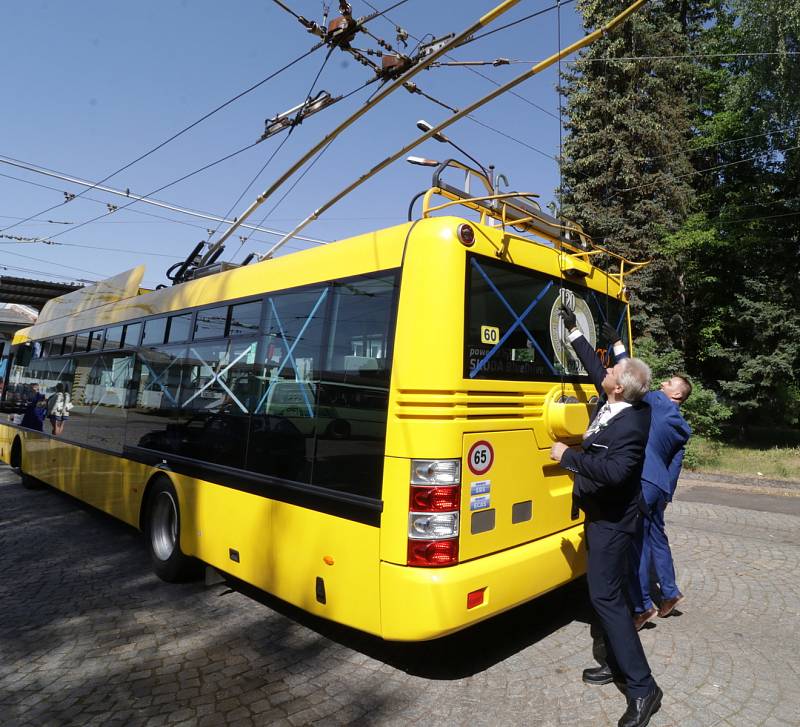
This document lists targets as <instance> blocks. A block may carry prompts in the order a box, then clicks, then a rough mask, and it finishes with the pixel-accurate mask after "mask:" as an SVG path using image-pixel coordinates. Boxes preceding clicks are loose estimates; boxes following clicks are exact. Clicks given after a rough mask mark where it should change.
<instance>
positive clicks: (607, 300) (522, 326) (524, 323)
mask: <svg viewBox="0 0 800 727" xmlns="http://www.w3.org/2000/svg"><path fill="white" fill-rule="evenodd" d="M467 266H468V269H467V308H466V324H465V335H464V345H465V351H464V376H465V378H469V379H505V380H524V381H533V380H537V381H548V380H558V379H560V378H561V377H567V378H568V379H573V380H575V381H579V380H581V379H584V378H586V377H587V373H586V370H585V369H584V368H583V367H582V366H581V364H580V362H579V361H578V359H577V357H576V356H575V353H574V351H573V350H572V347H571V346H570V345H569V344H568V343H567V340H566V336H565V331H564V324H563V323H562V321H561V318H560V316H559V315H558V309H559V302H560V301H561V302H563V303H564V305H566V306H567V307H569V308H570V309H571V310H573V311H574V312H575V315H576V317H577V320H578V326H579V327H580V329H581V331H583V333H584V335H585V336H586V337H587V339H588V340H589V342H590V343H591V344H592V346H593V347H594V348H595V349H597V350H598V353H599V354H600V355H601V356H603V357H606V356H607V353H606V352H605V351H604V350H602V349H599V348H598V341H599V340H600V337H599V331H600V327H601V326H602V324H603V323H604V322H606V321H607V322H609V323H610V324H611V325H612V326H614V327H616V329H617V330H618V331H620V332H621V335H622V338H623V341H625V342H626V344H627V335H628V327H627V323H626V320H625V318H626V310H627V309H626V305H625V303H624V302H622V301H619V300H617V299H615V298H611V297H609V296H606V295H604V294H602V293H598V292H597V291H594V290H590V289H588V288H585V287H582V286H580V285H575V284H574V283H572V282H569V281H565V280H559V279H558V278H555V277H552V276H549V275H545V274H544V273H539V272H536V271H534V270H527V269H525V268H520V267H518V266H515V265H509V264H507V263H502V262H497V261H494V260H491V259H488V258H485V257H480V256H477V255H470V256H469V258H468V263H467Z"/></svg>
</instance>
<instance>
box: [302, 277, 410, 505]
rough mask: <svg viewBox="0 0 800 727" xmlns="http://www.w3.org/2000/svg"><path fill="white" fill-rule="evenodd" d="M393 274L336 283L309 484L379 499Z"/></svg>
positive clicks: (395, 282) (393, 295)
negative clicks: (311, 478)
mask: <svg viewBox="0 0 800 727" xmlns="http://www.w3.org/2000/svg"><path fill="white" fill-rule="evenodd" d="M397 285H398V281H397V277H396V276H395V275H389V276H385V275H384V276H381V277H379V278H367V279H361V280H357V281H351V282H346V283H336V284H334V297H333V301H332V305H331V308H330V311H331V312H330V321H329V336H328V341H327V346H326V353H325V367H324V370H323V371H322V374H321V378H322V381H321V382H320V384H319V388H318V405H319V408H318V423H319V426H318V436H317V442H316V457H315V461H314V476H313V483H314V484H315V485H322V486H324V487H331V488H334V489H338V490H345V491H348V492H353V493H356V494H360V495H366V496H369V497H379V496H380V481H381V475H382V472H383V454H384V450H385V447H384V442H385V438H386V416H387V410H388V399H389V374H390V370H389V369H390V366H389V362H390V361H391V359H390V356H391V352H390V350H389V346H390V340H391V328H392V324H393V320H394V315H393V314H394V302H395V300H396V294H397Z"/></svg>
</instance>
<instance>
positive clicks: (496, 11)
mask: <svg viewBox="0 0 800 727" xmlns="http://www.w3.org/2000/svg"><path fill="white" fill-rule="evenodd" d="M519 2H520V0H504V2H501V3H500V4H499V5H498V6H497V7H495V8H493V9H492V10H490V11H489V12H488V13H486V15H484V16H483V17H481V18H479V19H478V20H477V21H476V22H475V23H473V24H472V25H470V26H469V28H467V29H466V30H464V31H462V32H461V33H459V34H458V35H457V36H456V37H455V38H453V39H451V40H450V41H448V42H447V43H445V44H444V45H442V47H441V48H440V49H439V50H437V51H436V52H435V53H431V55H429V56H427V57H426V58H424V59H423V60H421V61H420V62H419V63H417V64H416V65H414V66H412V67H411V68H409V69H408V70H407V71H406V72H405V73H403V74H402V75H401V76H399V77H398V78H396V79H395V80H394V81H392V83H390V84H388V85H387V86H386V87H385V88H384V89H383V90H382V91H380V92H379V93H378V94H377V95H376V96H375V97H374V98H373V99H372V100H371V101H370V102H369V103H367V104H365V105H364V106H361V107H360V108H359V109H358V110H357V111H356V112H355V113H354V114H353V115H352V116H350V117H348V118H347V119H345V120H344V121H343V122H342V123H341V124H339V126H337V127H336V128H335V129H334V130H333V131H332V132H331V133H330V134H328V135H327V136H326V137H325V138H324V139H322V141H320V142H318V143H317V144H315V145H314V146H313V147H312V148H311V149H309V150H308V151H307V152H306V153H305V154H303V156H302V157H300V159H299V160H298V161H296V162H295V163H294V164H293V165H292V166H291V167H289V169H287V170H286V171H285V172H284V173H283V174H282V175H281V176H280V177H278V179H276V180H275V181H274V182H273V183H272V185H270V186H269V187H268V188H267V189H265V190H264V191H263V192H262V193H261V194H260V195H259V196H258V197H256V200H255V201H254V202H253V203H252V204H251V205H250V206H249V207H248V208H247V209H246V210H245V211H244V212H243V213H242V214H241V215H239V218H238V219H237V220H236V222H234V223H233V224H232V225H231V226H230V227H229V228H228V229H227V230H226V231H225V232H224V233H223V234H222V236H221V237H220V238H219V239H218V240H217V241H216V242H215V243H214V244H213V245H212V246H211V247H210V248H209V250H208V252H207V253H206V254H205V257H204V258H203V259H204V260H206V259H208V258H209V257H210V256H211V255H212V254H213V253H214V252H216V250H217V248H218V247H220V246H221V245H222V244H223V243H224V242H225V240H227V239H228V238H229V237H230V236H231V235H232V234H233V233H234V231H235V230H236V228H238V227H239V226H240V225H241V224H242V222H244V221H245V220H246V219H247V218H248V217H250V215H251V214H253V212H254V211H255V210H256V209H257V208H258V207H259V206H260V205H261V204H263V203H264V202H265V201H266V200H267V199H268V198H269V197H270V195H271V194H272V193H273V192H275V190H276V189H278V187H280V186H281V185H282V184H283V183H284V182H285V181H286V180H287V179H288V178H289V177H290V176H292V174H294V173H295V172H296V171H297V170H298V169H300V167H302V166H303V164H305V163H306V162H307V161H308V160H309V159H311V157H312V156H314V154H316V153H317V152H318V151H319V150H320V149H322V148H323V147H324V146H326V145H327V144H329V143H330V142H331V141H333V140H334V139H335V138H336V137H337V136H339V134H341V133H342V132H343V131H344V130H345V129H346V128H348V127H349V126H351V125H352V124H353V123H355V122H356V121H358V119H360V118H361V117H362V116H363V115H364V114H365V113H367V111H369V110H370V109H371V108H372V107H373V106H375V105H376V104H378V103H380V102H381V101H382V100H383V99H385V98H386V97H387V96H388V95H389V94H390V93H392V92H393V91H396V90H397V89H398V88H401V87H402V86H403V85H404V84H405V83H406V82H407V81H408V80H409V79H410V78H413V77H414V76H416V75H417V73H419V72H420V71H422V70H423V69H425V68H427V67H428V66H429V65H430V64H431V63H433V62H434V61H435V60H436V59H437V58H439V57H441V56H442V55H444V54H445V53H447V52H448V51H449V50H451V49H452V48H455V47H456V46H458V45H459V44H461V43H462V42H464V41H465V40H466V39H467V38H469V36H471V35H473V34H474V33H476V32H477V31H479V30H480V29H481V28H484V27H486V26H487V25H488V24H489V23H491V22H492V21H493V20H495V19H496V18H498V17H500V16H501V15H502V14H503V13H505V12H507V11H508V10H511V8H513V7H514V6H515V5H517V4H518V3H519ZM200 264H201V265H202V264H203V263H202V262H201V263H200Z"/></svg>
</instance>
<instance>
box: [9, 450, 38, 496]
mask: <svg viewBox="0 0 800 727" xmlns="http://www.w3.org/2000/svg"><path fill="white" fill-rule="evenodd" d="M11 467H12V468H13V469H14V470H16V472H17V474H18V475H19V476H20V480H21V482H22V486H23V487H24V488H25V489H26V490H38V489H39V488H40V487H41V486H42V483H41V482H39V480H37V479H36V478H35V477H31V476H30V475H26V474H25V472H24V471H23V469H22V443H21V442H20V440H19V439H15V440H14V444H13V445H11Z"/></svg>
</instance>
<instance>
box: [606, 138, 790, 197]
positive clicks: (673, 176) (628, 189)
mask: <svg viewBox="0 0 800 727" xmlns="http://www.w3.org/2000/svg"><path fill="white" fill-rule="evenodd" d="M794 149H800V144H796V145H795V146H789V147H786V148H785V149H769V150H767V151H763V152H760V153H759V154H756V155H755V156H752V157H745V158H743V159H738V160H737V161H735V162H727V163H725V164H717V165H716V166H713V167H707V168H705V169H694V170H693V171H691V172H686V173H685V174H670V175H662V176H669V177H670V178H671V179H683V178H685V177H693V176H696V175H698V174H705V173H706V172H716V171H718V170H719V169H725V168H727V167H733V166H736V165H737V164H744V163H745V162H752V161H755V160H756V159H759V158H760V157H763V156H764V155H765V154H774V153H775V152H787V151H793V150H794ZM663 181H664V180H663V179H658V180H654V181H652V182H645V183H644V184H638V185H636V186H634V187H625V188H622V189H616V190H614V194H613V195H612V197H611V198H612V199H613V197H614V196H616V195H618V194H620V193H622V192H633V191H635V190H637V189H643V188H644V187H652V186H653V185H655V184H663Z"/></svg>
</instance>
